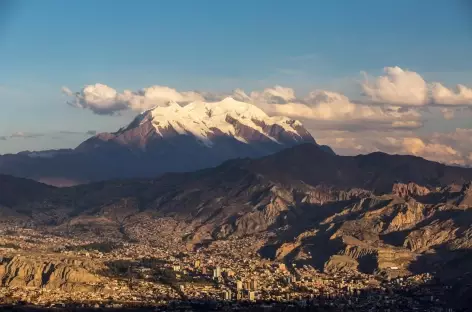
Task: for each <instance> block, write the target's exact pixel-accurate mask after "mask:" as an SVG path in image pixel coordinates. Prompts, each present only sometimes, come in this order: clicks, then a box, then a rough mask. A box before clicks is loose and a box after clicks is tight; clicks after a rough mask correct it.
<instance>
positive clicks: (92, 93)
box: [62, 83, 129, 115]
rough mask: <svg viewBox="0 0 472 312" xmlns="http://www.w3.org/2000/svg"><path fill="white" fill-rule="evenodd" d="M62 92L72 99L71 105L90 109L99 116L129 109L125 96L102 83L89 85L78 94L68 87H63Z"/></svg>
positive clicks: (69, 102)
mask: <svg viewBox="0 0 472 312" xmlns="http://www.w3.org/2000/svg"><path fill="white" fill-rule="evenodd" d="M62 91H63V92H64V93H65V94H66V95H69V96H71V97H72V100H71V101H68V102H67V103H68V104H69V105H71V106H74V107H78V108H83V109H90V110H91V111H93V112H94V113H96V114H99V115H112V114H114V113H116V112H119V111H122V110H126V109H128V108H129V106H128V103H127V102H126V101H124V98H123V95H121V94H119V93H118V92H117V91H116V90H115V89H113V88H110V87H109V86H107V85H104V84H101V83H97V84H94V85H87V86H85V87H84V88H83V89H82V90H81V91H80V92H76V93H72V92H71V91H70V90H69V89H68V88H67V87H63V88H62Z"/></svg>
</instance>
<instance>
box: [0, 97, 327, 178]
mask: <svg viewBox="0 0 472 312" xmlns="http://www.w3.org/2000/svg"><path fill="white" fill-rule="evenodd" d="M302 143H312V144H314V145H316V142H315V140H314V139H313V137H312V136H311V135H310V133H309V132H308V131H307V130H306V129H305V128H304V127H303V125H302V124H301V123H300V122H299V121H296V120H292V119H289V118H286V117H269V116H267V115H266V114H265V113H264V112H263V111H262V110H260V109H259V108H257V107H256V106H254V105H252V104H248V103H244V102H239V101H236V100H234V99H232V98H226V99H224V100H222V101H221V102H216V103H205V102H194V103H191V104H188V105H186V106H183V107H182V106H180V105H179V104H177V103H169V105H168V106H166V107H156V108H154V109H151V110H148V111H145V112H143V113H141V114H140V115H139V116H137V117H136V118H135V119H134V120H133V121H132V122H131V123H130V124H129V125H128V126H127V127H124V128H122V129H120V130H118V131H117V132H114V133H100V134H98V135H96V136H94V137H92V138H90V139H88V140H86V141H85V142H83V143H82V144H80V145H79V146H78V147H77V148H75V149H71V150H52V151H43V152H22V153H18V154H15V155H3V156H0V173H4V174H10V175H14V176H18V177H26V178H31V179H34V180H37V181H41V182H44V183H48V184H52V185H57V186H67V185H74V184H80V183H87V182H91V181H100V180H108V179H116V178H135V177H155V176H157V175H159V174H162V173H164V172H184V171H193V170H197V169H202V168H206V167H213V166H216V165H218V164H220V163H222V162H223V161H225V160H228V159H232V158H245V157H251V158H254V157H261V156H265V155H268V154H271V153H274V152H277V151H280V150H282V149H284V148H287V147H291V146H294V145H297V144H302ZM324 149H325V150H326V151H328V152H331V153H332V150H331V149H330V148H329V147H324Z"/></svg>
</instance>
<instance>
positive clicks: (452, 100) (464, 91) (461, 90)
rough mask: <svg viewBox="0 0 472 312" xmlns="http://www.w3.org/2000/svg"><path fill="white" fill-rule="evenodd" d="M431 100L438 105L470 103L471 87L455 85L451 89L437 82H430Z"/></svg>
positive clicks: (471, 97) (471, 102) (471, 100)
mask: <svg viewBox="0 0 472 312" xmlns="http://www.w3.org/2000/svg"><path fill="white" fill-rule="evenodd" d="M431 102H432V103H434V104H438V105H472V88H467V87H466V86H464V85H457V86H456V90H453V89H449V88H446V87H445V86H443V85H442V84H440V83H438V82H435V83H432V84H431Z"/></svg>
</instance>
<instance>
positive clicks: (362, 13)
mask: <svg viewBox="0 0 472 312" xmlns="http://www.w3.org/2000/svg"><path fill="white" fill-rule="evenodd" d="M1 5H2V7H0V12H1V13H0V20H1V23H0V56H1V58H0V62H1V66H0V68H1V70H0V101H1V102H0V103H1V110H2V113H1V114H0V137H1V136H4V137H8V136H10V135H11V134H12V133H16V132H23V133H41V134H42V133H48V135H47V136H42V137H40V138H29V139H27V138H23V139H7V140H0V153H7V152H16V151H19V150H24V149H45V148H57V147H71V146H74V145H75V144H77V143H79V142H80V141H81V140H83V139H85V138H86V135H83V136H81V135H80V134H77V135H65V134H62V135H59V134H57V132H60V131H64V130H68V131H75V132H86V131H88V130H96V131H112V130H115V129H117V128H118V127H120V126H122V125H124V124H125V123H127V122H128V121H129V119H130V118H131V116H132V115H133V114H134V113H135V112H126V113H124V114H122V115H121V116H98V115H95V114H93V113H92V112H90V111H89V110H81V109H77V108H73V107H71V106H69V105H67V104H66V98H65V96H64V94H62V93H61V87H62V86H67V87H68V88H70V89H71V90H73V91H79V90H80V89H81V88H82V87H83V86H84V85H88V84H94V83H98V82H99V83H103V84H106V85H108V86H111V87H113V88H115V89H117V90H123V89H131V90H138V89H140V88H143V87H146V86H150V85H164V86H170V87H172V88H176V89H178V90H204V91H212V92H221V91H225V92H229V91H231V90H232V89H234V88H243V89H245V90H246V91H247V92H249V91H252V90H258V89H262V88H266V87H270V86H273V85H275V84H278V85H283V86H288V87H291V88H294V89H295V90H296V91H298V92H300V93H306V92H308V91H309V90H312V89H319V88H321V89H327V90H331V91H337V92H341V93H344V94H346V95H349V96H350V97H353V98H355V97H356V95H357V93H358V92H357V89H356V86H355V84H354V83H353V81H355V80H356V79H361V75H360V72H361V71H366V72H368V73H369V74H371V75H373V76H378V75H381V74H382V69H383V68H384V67H386V66H399V67H401V68H407V69H409V70H412V71H415V72H418V73H420V74H421V75H422V76H423V77H424V78H425V79H426V80H429V79H432V80H434V81H440V82H441V83H443V84H445V85H448V86H453V85H455V84H457V83H461V84H464V85H466V86H472V58H471V57H470V51H472V5H470V4H468V1H467V0H464V1H461V0H458V1H454V0H443V1H439V0H429V1H421V0H417V1H415V0H395V1H393V0H384V1H378V0H375V1H374V0H362V1H350V0H345V1H341V0H334V1H314V0H307V1H275V0H272V1H269V0H257V1H255V0H251V1H247V0H239V1H216V0H214V1H211V0H206V1H205V0H201V1H193V0H187V1H183V0H172V1H164V0H162V1H144V0H141V1H122V0H101V1H95V0H94V1H90V0H82V1H59V0H45V1H33V0H30V1H23V0H18V1H10V2H8V1H6V2H5V1H3V2H2V4H1ZM454 123H457V125H460V126H461V127H466V126H467V122H466V121H464V120H462V121H461V120H455V121H452V122H450V121H449V122H448V123H447V124H446V123H445V122H443V121H440V122H439V123H438V126H437V127H438V129H439V128H440V129H454V128H455V127H456V126H455V124H454ZM471 127H472V125H471ZM430 128H431V126H429V128H428V127H425V129H430ZM434 129H435V128H434V127H433V128H432V130H434ZM428 131H429V130H428ZM52 133H54V135H53V134H52ZM53 137H54V138H53Z"/></svg>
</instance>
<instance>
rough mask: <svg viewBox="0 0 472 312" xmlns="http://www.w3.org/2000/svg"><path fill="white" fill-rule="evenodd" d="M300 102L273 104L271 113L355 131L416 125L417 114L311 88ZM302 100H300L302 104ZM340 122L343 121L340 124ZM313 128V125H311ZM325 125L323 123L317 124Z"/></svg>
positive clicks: (418, 115)
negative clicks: (328, 122) (330, 124)
mask: <svg viewBox="0 0 472 312" xmlns="http://www.w3.org/2000/svg"><path fill="white" fill-rule="evenodd" d="M301 102H302V103H289V104H273V105H271V106H270V107H266V109H268V110H271V112H272V113H273V114H277V115H284V116H288V117H293V118H300V119H304V120H313V121H332V122H336V123H334V124H332V126H333V127H334V128H338V129H351V130H358V129H362V128H366V127H373V126H374V127H375V126H378V127H380V128H412V129H414V128H418V127H421V126H422V122H421V118H420V117H421V116H420V114H419V113H417V112H416V111H413V110H401V108H400V107H394V106H389V107H380V106H369V105H363V104H356V103H353V102H351V101H350V100H349V98H347V97H346V96H344V95H342V94H339V93H336V92H329V91H323V90H318V91H312V92H310V93H309V95H308V96H307V97H306V98H305V99H304V100H303V101H301ZM303 102H304V103H303ZM340 122H343V123H340ZM313 126H314V127H316V125H313ZM319 126H322V127H324V128H326V127H327V126H328V125H327V124H326V123H324V124H319Z"/></svg>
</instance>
